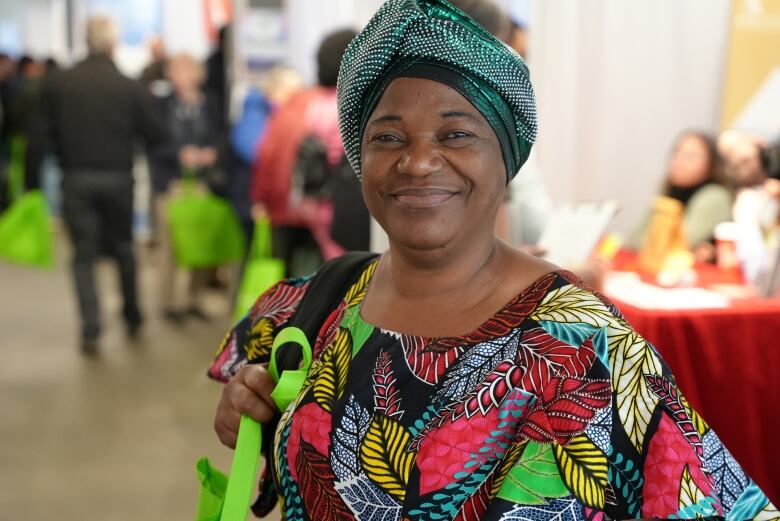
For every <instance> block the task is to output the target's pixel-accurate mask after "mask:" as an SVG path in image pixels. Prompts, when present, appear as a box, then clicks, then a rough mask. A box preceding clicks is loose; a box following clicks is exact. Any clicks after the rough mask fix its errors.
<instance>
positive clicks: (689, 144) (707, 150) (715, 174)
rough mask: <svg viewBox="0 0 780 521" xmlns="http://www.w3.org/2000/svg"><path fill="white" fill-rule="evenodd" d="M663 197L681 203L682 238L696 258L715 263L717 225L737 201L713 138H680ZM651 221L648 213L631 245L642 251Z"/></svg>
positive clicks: (728, 217)
mask: <svg viewBox="0 0 780 521" xmlns="http://www.w3.org/2000/svg"><path fill="white" fill-rule="evenodd" d="M660 195H663V196H666V197H669V198H671V199H674V200H675V201H678V202H679V203H680V204H681V205H682V207H683V208H684V211H683V219H682V233H683V237H684V240H685V242H686V243H687V245H688V247H689V248H690V249H691V250H692V251H694V252H695V253H696V257H697V259H698V260H701V261H712V260H714V247H713V234H714V230H715V226H716V225H717V224H718V223H721V222H725V221H729V220H731V205H732V203H733V199H734V198H733V194H732V188H731V184H730V183H729V180H728V178H727V177H726V174H725V172H724V170H723V167H722V164H721V160H720V157H719V156H718V151H717V148H716V144H715V139H714V138H713V137H712V136H710V135H708V134H706V133H703V132H694V131H689V132H684V133H683V134H681V135H680V137H678V138H677V140H676V141H675V144H674V147H673V148H672V152H671V154H670V156H669V160H668V162H667V166H666V173H665V177H664V181H663V186H662V188H661V194H660ZM649 221H650V214H649V213H648V215H647V216H646V217H645V219H644V220H643V221H642V223H641V224H640V225H639V226H638V228H637V230H636V231H635V232H634V235H633V236H632V237H631V239H630V241H629V242H630V245H631V246H633V247H636V248H639V247H640V246H641V245H642V243H643V242H644V240H645V238H646V234H647V227H648V225H649Z"/></svg>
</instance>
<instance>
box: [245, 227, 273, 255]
mask: <svg viewBox="0 0 780 521" xmlns="http://www.w3.org/2000/svg"><path fill="white" fill-rule="evenodd" d="M270 257H271V221H270V219H268V217H260V218H259V219H257V220H256V221H255V230H254V232H253V233H252V245H251V246H250V250H249V259H250V260H260V259H268V258H270Z"/></svg>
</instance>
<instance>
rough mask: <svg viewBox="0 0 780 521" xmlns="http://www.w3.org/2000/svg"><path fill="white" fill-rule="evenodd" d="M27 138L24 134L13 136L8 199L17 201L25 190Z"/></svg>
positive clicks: (9, 165)
mask: <svg viewBox="0 0 780 521" xmlns="http://www.w3.org/2000/svg"><path fill="white" fill-rule="evenodd" d="M26 151H27V140H26V139H25V138H24V136H22V135H19V134H14V135H13V136H11V151H10V152H11V153H10V155H11V157H10V162H9V164H8V199H9V201H15V200H16V199H17V198H18V197H19V196H20V195H22V192H24V155H25V153H26Z"/></svg>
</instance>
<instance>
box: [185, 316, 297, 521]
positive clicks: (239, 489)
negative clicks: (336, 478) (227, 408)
mask: <svg viewBox="0 0 780 521" xmlns="http://www.w3.org/2000/svg"><path fill="white" fill-rule="evenodd" d="M290 342H291V343H295V344H298V345H299V346H300V347H301V351H302V353H303V364H302V366H301V367H300V368H299V369H297V370H286V371H283V372H282V374H281V375H280V374H279V372H278V370H277V367H276V356H277V351H278V349H279V348H280V347H281V346H283V345H284V344H287V343H290ZM311 359H312V351H311V346H310V345H309V340H308V339H307V338H306V334H305V333H304V332H303V331H302V330H301V329H299V328H297V327H286V328H284V329H282V330H281V331H280V332H279V334H277V335H276V337H275V338H274V343H273V347H272V348H271V363H270V364H269V366H268V371H269V373H270V374H271V377H272V378H273V379H274V381H275V382H277V383H276V388H274V391H273V393H271V397H272V398H273V399H274V402H276V406H277V407H278V408H279V410H280V411H283V410H285V409H286V408H287V406H288V405H290V403H292V401H293V400H295V398H296V396H298V393H299V392H300V390H301V388H302V387H303V382H304V380H305V379H306V373H307V372H308V370H309V367H310V366H311ZM261 446H262V430H261V427H260V424H259V423H257V422H256V421H254V420H253V419H251V418H250V417H248V416H242V417H241V423H240V425H239V429H238V439H237V441H236V450H235V452H234V453H233V463H232V465H231V467H230V478H227V477H226V476H225V475H224V474H222V473H221V472H220V471H218V470H216V469H215V468H213V467H212V466H211V463H210V462H209V460H208V458H201V459H200V460H198V462H197V464H196V470H197V472H198V478H199V480H200V494H199V495H198V504H197V510H196V513H195V521H245V520H246V517H247V513H248V512H249V508H250V506H251V504H252V494H253V493H254V490H255V487H256V485H257V465H258V461H259V459H260V447H261Z"/></svg>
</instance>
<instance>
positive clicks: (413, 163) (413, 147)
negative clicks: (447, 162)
mask: <svg viewBox="0 0 780 521" xmlns="http://www.w3.org/2000/svg"><path fill="white" fill-rule="evenodd" d="M442 162H443V160H442V157H441V155H440V154H439V150H438V147H437V146H436V144H435V143H433V142H431V141H430V140H428V139H419V140H415V141H412V142H410V143H409V144H408V145H407V146H406V147H405V149H404V150H403V153H402V155H401V158H400V159H399V160H398V165H397V168H398V173H400V174H407V175H418V176H421V175H428V174H431V173H434V172H437V171H439V170H440V169H441V167H442Z"/></svg>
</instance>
